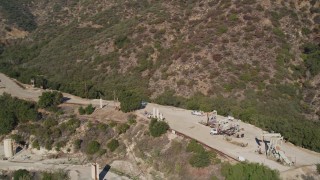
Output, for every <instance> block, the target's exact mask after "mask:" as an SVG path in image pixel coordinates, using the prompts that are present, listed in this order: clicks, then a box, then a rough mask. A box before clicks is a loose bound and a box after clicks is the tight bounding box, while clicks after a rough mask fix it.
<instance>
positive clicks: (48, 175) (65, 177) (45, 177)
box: [41, 169, 70, 180]
mask: <svg viewBox="0 0 320 180" xmlns="http://www.w3.org/2000/svg"><path fill="white" fill-rule="evenodd" d="M69 179H70V176H69V173H68V172H67V171H64V170H62V169H59V170H56V171H53V172H42V173H41V180H69Z"/></svg>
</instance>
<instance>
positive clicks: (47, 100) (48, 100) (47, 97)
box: [38, 91, 63, 108]
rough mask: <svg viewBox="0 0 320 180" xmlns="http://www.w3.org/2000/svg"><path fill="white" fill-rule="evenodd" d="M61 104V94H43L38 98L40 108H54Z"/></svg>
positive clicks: (55, 92)
mask: <svg viewBox="0 0 320 180" xmlns="http://www.w3.org/2000/svg"><path fill="white" fill-rule="evenodd" d="M62 102H63V95H62V93H61V92H58V91H52V92H43V93H42V95H41V96H40V97H39V101H38V105H39V107H41V108H50V107H56V106H58V105H59V104H61V103H62Z"/></svg>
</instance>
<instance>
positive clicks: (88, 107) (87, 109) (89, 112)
mask: <svg viewBox="0 0 320 180" xmlns="http://www.w3.org/2000/svg"><path fill="white" fill-rule="evenodd" d="M94 110H95V108H94V107H93V106H92V104H89V105H88V106H87V107H86V108H85V111H86V114H88V115H89V114H92V113H93V112H94Z"/></svg>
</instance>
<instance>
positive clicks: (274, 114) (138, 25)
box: [0, 0, 320, 151]
mask: <svg viewBox="0 0 320 180" xmlns="http://www.w3.org/2000/svg"><path fill="white" fill-rule="evenodd" d="M19 2H20V1H19ZM319 5H320V3H319V2H318V1H316V0H311V1H303V0H292V1H285V0H242V1H235V0H210V1H209V0H198V1H195V0H179V1H169V0H163V1H157V0H137V1H128V0H117V1H113V0H104V1H98V0H68V1H61V0H53V1H42V0H33V1H31V0H23V1H21V3H18V1H17V0H12V1H10V2H7V1H4V0H0V7H1V11H0V12H1V13H0V17H2V19H3V20H2V21H1V22H0V23H1V25H2V26H1V28H2V29H0V34H1V39H0V42H1V43H0V44H1V46H0V53H1V57H0V70H1V71H2V72H4V73H6V74H8V75H10V76H12V77H15V78H17V79H19V80H20V81H22V82H25V83H30V80H31V79H32V78H34V79H35V80H36V85H37V86H43V87H45V88H52V89H58V90H61V91H65V92H69V93H72V94H76V95H79V96H82V97H90V98H95V97H98V96H99V95H100V94H102V95H103V96H104V98H107V99H113V96H114V92H116V93H115V94H116V96H123V95H122V94H125V95H128V96H131V97H132V96H137V97H138V98H140V99H144V100H150V101H155V102H157V103H160V104H168V105H173V106H183V107H186V108H189V109H202V110H206V111H209V110H213V109H217V110H218V113H219V114H232V115H233V116H236V117H238V118H240V119H242V120H244V121H248V122H250V123H253V124H256V125H258V126H260V127H262V128H265V129H268V130H274V131H277V132H281V133H282V134H284V136H285V137H286V138H287V139H289V140H290V141H292V142H293V143H295V144H298V145H300V146H304V147H307V148H310V149H313V150H316V151H320V143H317V142H318V141H317V140H319V137H320V136H319V134H320V130H319V127H320V125H319V116H320V109H319V107H320V98H319V97H320V92H319V89H320V74H319V71H320V65H319V64H320V62H319V59H320V58H319V57H320V47H319V42H320V37H319V31H320V27H319V23H320V10H319ZM128 91H129V93H128ZM208 97H209V98H208ZM314 140H316V142H314Z"/></svg>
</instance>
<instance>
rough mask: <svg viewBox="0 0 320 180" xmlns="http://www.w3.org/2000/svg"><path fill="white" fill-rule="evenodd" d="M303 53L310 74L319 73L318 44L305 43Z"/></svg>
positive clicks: (319, 46) (319, 49) (319, 55)
mask: <svg viewBox="0 0 320 180" xmlns="http://www.w3.org/2000/svg"><path fill="white" fill-rule="evenodd" d="M303 53H304V55H303V59H304V62H305V66H306V67H307V69H308V70H309V71H310V72H311V75H313V76H316V75H317V74H319V73H320V45H317V44H311V43H308V44H305V45H304V46H303Z"/></svg>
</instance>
